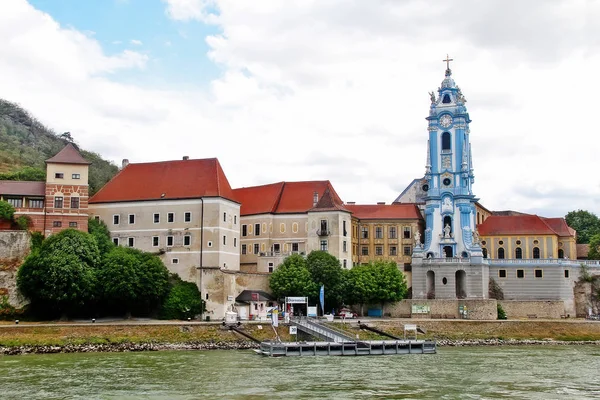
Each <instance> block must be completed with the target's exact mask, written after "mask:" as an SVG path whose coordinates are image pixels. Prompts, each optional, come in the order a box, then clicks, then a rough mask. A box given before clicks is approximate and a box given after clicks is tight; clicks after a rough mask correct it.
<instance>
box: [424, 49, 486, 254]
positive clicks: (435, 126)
mask: <svg viewBox="0 0 600 400" xmlns="http://www.w3.org/2000/svg"><path fill="white" fill-rule="evenodd" d="M443 61H444V62H445V63H446V71H445V75H444V80H443V81H442V84H441V86H440V87H439V88H438V90H437V96H436V94H435V93H434V92H431V93H429V95H430V98H431V106H430V108H429V116H428V117H427V118H426V119H427V121H428V131H429V138H428V141H427V164H426V166H425V171H426V172H425V179H427V181H428V182H427V188H428V191H427V195H426V197H425V223H426V229H425V243H424V244H423V245H422V246H421V244H420V243H418V244H417V246H416V247H415V253H419V252H420V253H421V256H424V257H430V258H442V257H463V258H464V257H471V256H480V255H481V248H480V246H479V244H478V243H474V241H473V233H474V232H475V229H476V226H475V223H476V221H475V215H476V211H475V202H476V201H477V200H478V199H477V198H476V197H475V195H474V194H473V190H472V184H473V182H474V175H473V163H472V157H471V144H470V140H469V136H470V130H469V124H470V122H471V119H470V118H469V114H468V112H467V108H466V106H465V103H466V99H465V97H464V95H463V94H462V91H461V89H460V88H459V87H458V86H457V85H456V82H455V81H454V79H453V77H452V70H451V69H450V61H453V59H451V58H450V57H448V56H446V59H445V60H443Z"/></svg>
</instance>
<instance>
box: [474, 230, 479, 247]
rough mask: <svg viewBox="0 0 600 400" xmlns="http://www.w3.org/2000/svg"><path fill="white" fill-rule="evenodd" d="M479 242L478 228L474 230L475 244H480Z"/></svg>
mask: <svg viewBox="0 0 600 400" xmlns="http://www.w3.org/2000/svg"><path fill="white" fill-rule="evenodd" d="M478 243H479V232H477V229H475V230H474V231H473V244H478Z"/></svg>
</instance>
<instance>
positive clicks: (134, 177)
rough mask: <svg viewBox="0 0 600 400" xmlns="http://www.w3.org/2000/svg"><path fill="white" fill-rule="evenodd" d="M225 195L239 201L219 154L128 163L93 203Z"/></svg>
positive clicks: (91, 200)
mask: <svg viewBox="0 0 600 400" xmlns="http://www.w3.org/2000/svg"><path fill="white" fill-rule="evenodd" d="M200 197H223V198H226V199H229V200H233V201H236V199H235V197H234V195H233V191H232V190H231V186H230V185H229V181H228V180H227V177H226V176H225V173H224V172H223V169H222V168H221V164H219V160H217V159H216V158H206V159H201V160H178V161H161V162H153V163H140V164H129V165H127V166H126V167H125V168H123V170H121V171H120V172H119V173H118V174H117V175H116V176H115V177H114V178H113V179H111V180H110V182H108V183H107V184H106V185H104V187H103V188H102V189H100V191H99V192H98V193H96V194H95V195H94V196H93V197H92V198H91V199H90V203H114V202H120V201H145V200H173V199H197V198H200Z"/></svg>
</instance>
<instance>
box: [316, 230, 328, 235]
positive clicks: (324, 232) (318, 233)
mask: <svg viewBox="0 0 600 400" xmlns="http://www.w3.org/2000/svg"><path fill="white" fill-rule="evenodd" d="M329 235H331V232H330V231H329V229H319V230H317V236H329Z"/></svg>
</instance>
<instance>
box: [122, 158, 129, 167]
mask: <svg viewBox="0 0 600 400" xmlns="http://www.w3.org/2000/svg"><path fill="white" fill-rule="evenodd" d="M128 165H129V160H128V159H127V158H124V159H123V161H122V162H121V169H123V168H125V167H126V166H128Z"/></svg>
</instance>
